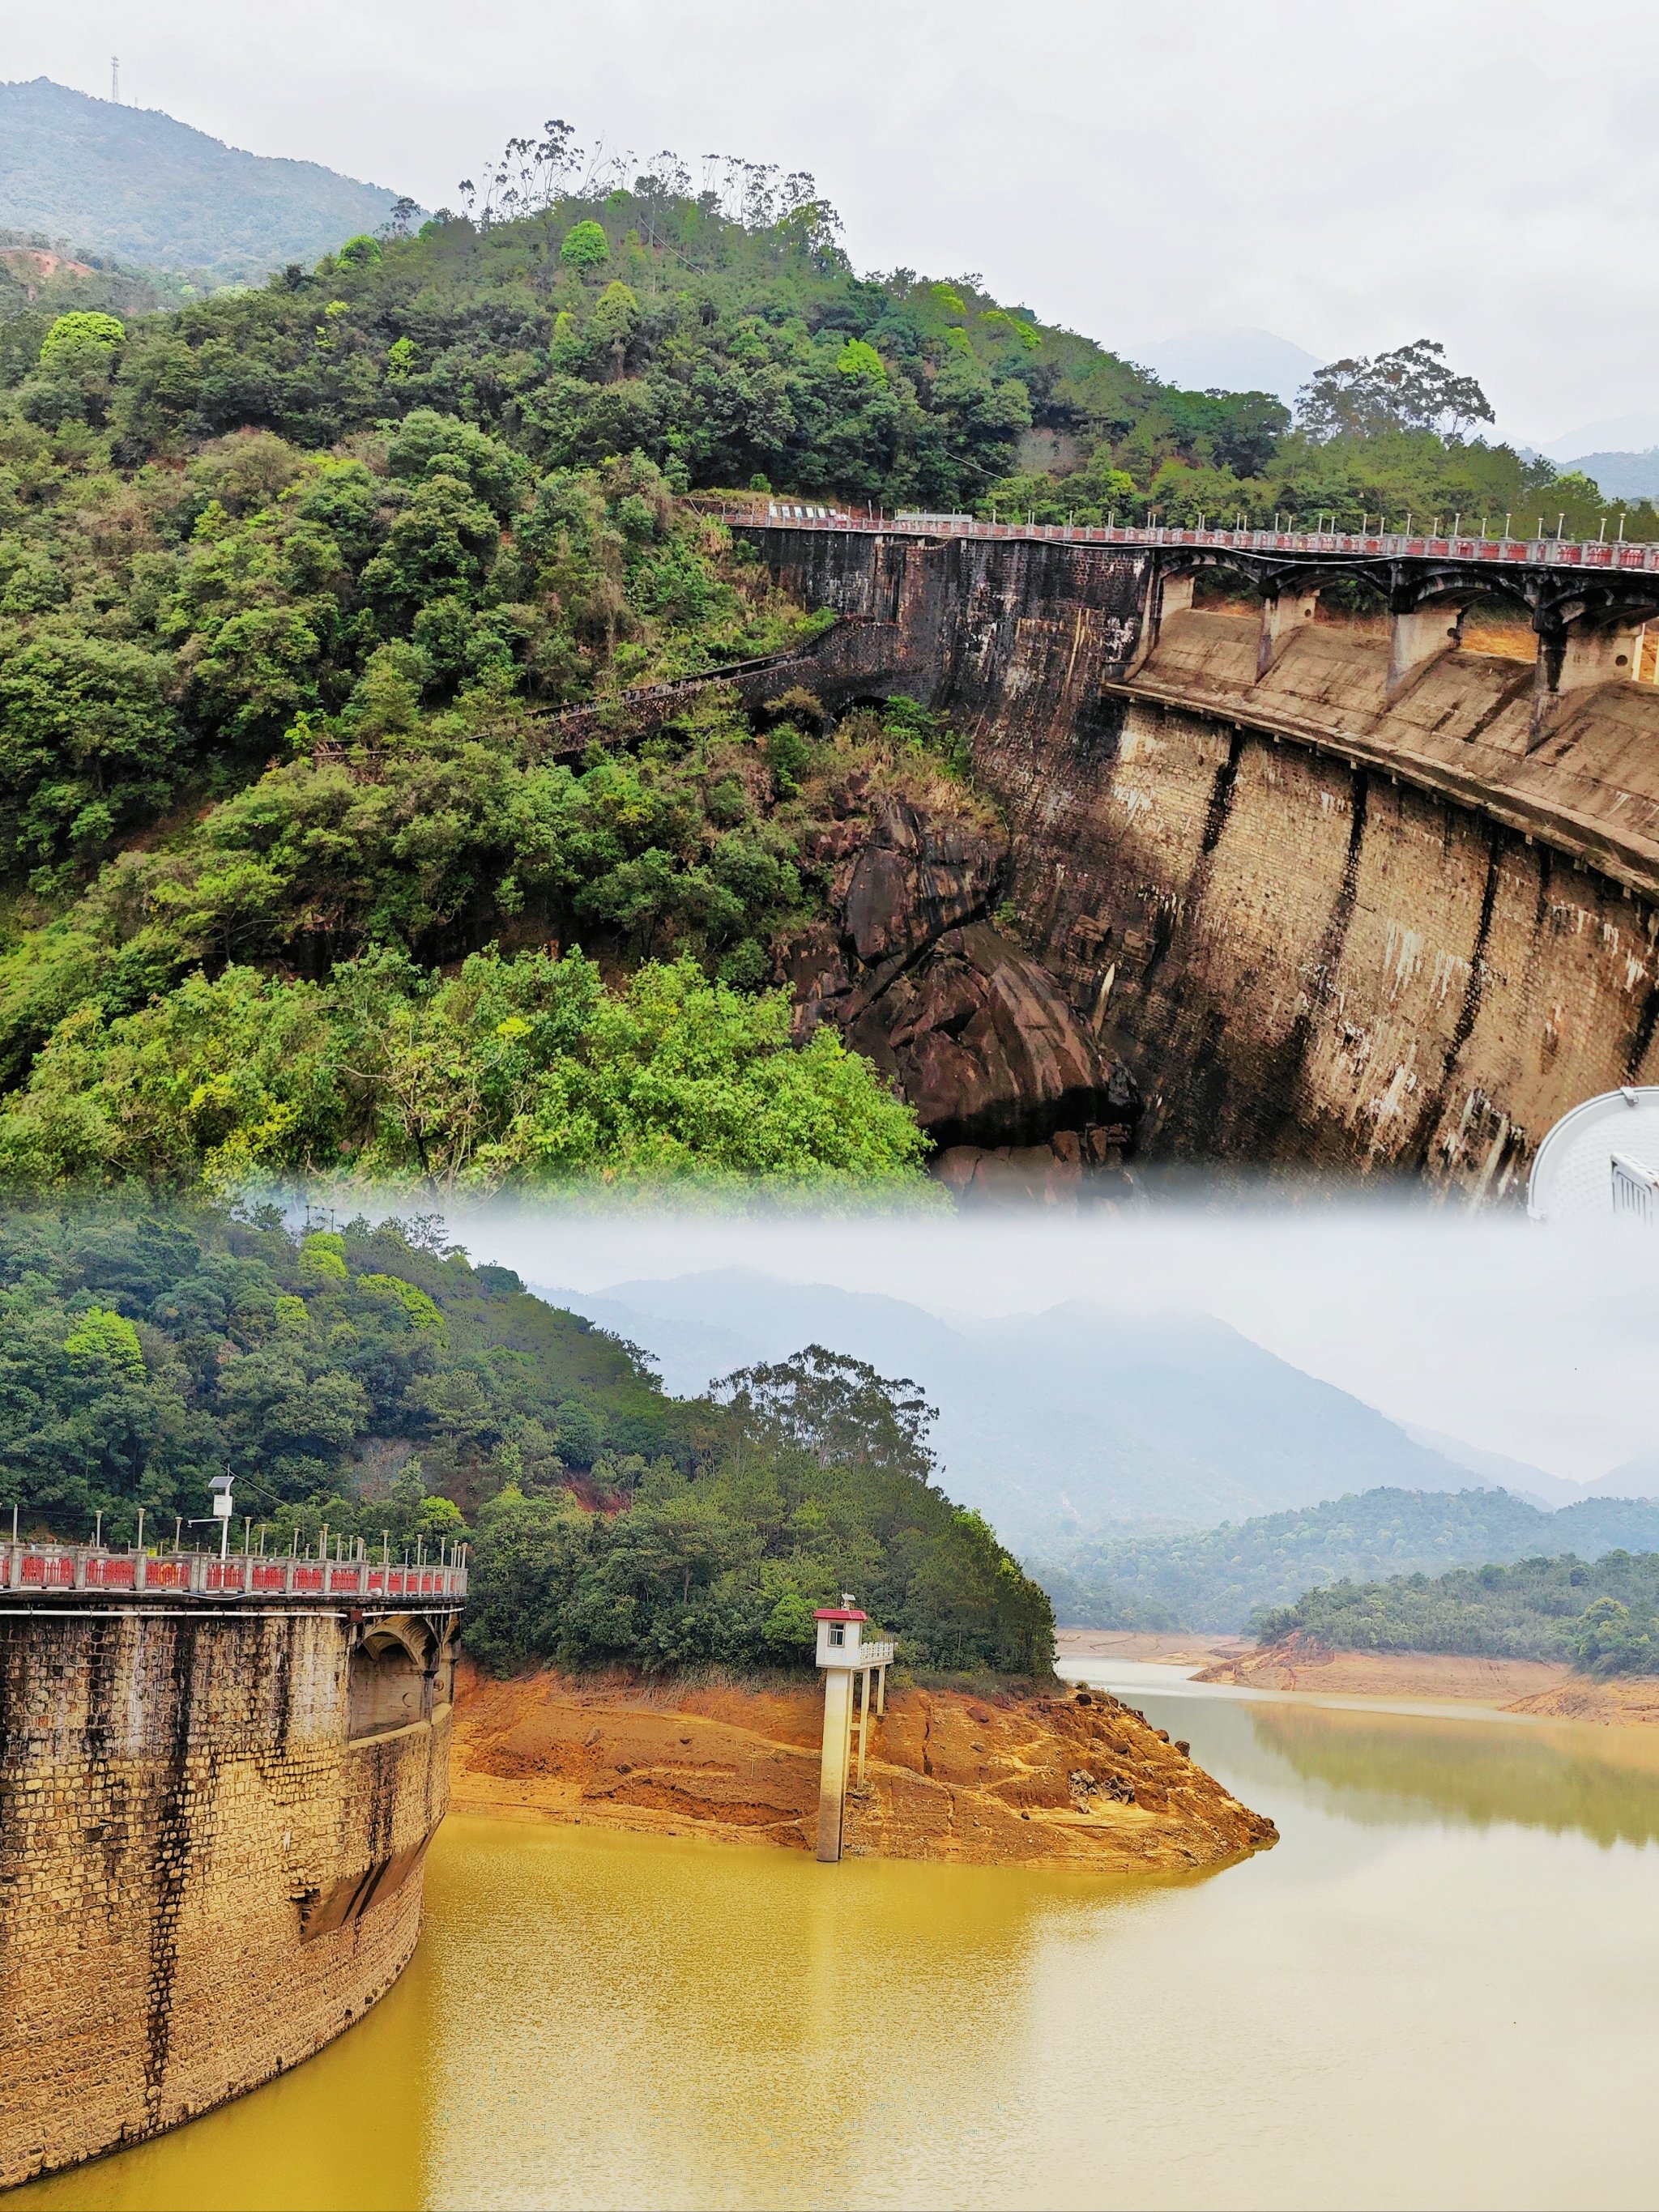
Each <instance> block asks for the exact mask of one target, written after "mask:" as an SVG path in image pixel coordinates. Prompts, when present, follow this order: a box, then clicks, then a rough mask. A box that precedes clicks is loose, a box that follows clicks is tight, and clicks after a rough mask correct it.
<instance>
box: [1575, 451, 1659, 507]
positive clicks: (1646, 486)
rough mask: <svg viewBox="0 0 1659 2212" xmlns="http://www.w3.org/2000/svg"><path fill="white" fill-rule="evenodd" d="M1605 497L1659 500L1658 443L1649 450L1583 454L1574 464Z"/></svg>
mask: <svg viewBox="0 0 1659 2212" xmlns="http://www.w3.org/2000/svg"><path fill="white" fill-rule="evenodd" d="M1572 465H1573V467H1574V468H1575V469H1577V471H1578V472H1579V474H1580V475H1581V476H1587V477H1590V478H1591V479H1592V481H1593V482H1594V483H1595V485H1596V488H1597V489H1598V490H1600V492H1601V495H1602V496H1603V498H1606V499H1659V446H1656V447H1654V448H1653V450H1652V451H1651V452H1650V453H1581V454H1579V456H1578V457H1577V459H1576V460H1575V461H1574V462H1573V464H1572Z"/></svg>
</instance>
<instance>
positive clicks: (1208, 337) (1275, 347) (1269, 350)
mask: <svg viewBox="0 0 1659 2212" xmlns="http://www.w3.org/2000/svg"><path fill="white" fill-rule="evenodd" d="M1130 350H1131V351H1132V352H1134V354H1135V358H1136V359H1137V360H1138V361H1139V362H1140V363H1141V365H1142V367H1143V368H1150V369H1152V370H1153V371H1154V372H1155V373H1156V374H1158V375H1159V376H1161V377H1164V378H1165V379H1166V380H1168V381H1169V382H1170V383H1171V384H1177V385H1179V386H1181V387H1182V390H1183V391H1186V392H1210V391H1222V392H1272V393H1273V395H1274V397H1275V398H1279V399H1282V400H1283V401H1284V403H1285V405H1286V406H1287V407H1293V406H1294V405H1295V404H1296V395H1297V392H1299V391H1300V390H1301V389H1302V386H1304V384H1305V383H1306V382H1307V381H1308V379H1309V378H1310V376H1311V375H1312V374H1313V373H1314V371H1315V370H1316V368H1320V367H1322V362H1321V360H1320V357H1319V356H1318V355H1317V354H1316V353H1310V352H1309V351H1308V350H1307V349H1306V348H1305V347H1304V346H1299V345H1294V344H1292V343H1291V340H1290V339H1289V338H1281V337H1276V336H1275V335H1274V333H1273V331H1258V330H1238V331H1182V333H1181V335H1180V336H1179V337H1173V338H1164V339H1161V340H1160V341H1159V343H1158V344H1157V345H1155V346H1152V347H1150V348H1148V347H1145V346H1143V347H1141V348H1140V349H1139V350H1136V349H1134V348H1131V349H1130Z"/></svg>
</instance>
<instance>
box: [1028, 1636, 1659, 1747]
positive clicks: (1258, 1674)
mask: <svg viewBox="0 0 1659 2212" xmlns="http://www.w3.org/2000/svg"><path fill="white" fill-rule="evenodd" d="M1054 1644H1055V1652H1056V1656H1055V1662H1054V1663H1055V1666H1056V1668H1058V1670H1059V1672H1060V1674H1061V1675H1062V1676H1063V1675H1064V1674H1065V1673H1066V1668H1067V1666H1068V1664H1073V1665H1075V1664H1076V1663H1077V1662H1079V1661H1083V1662H1086V1661H1089V1660H1097V1659H1121V1660H1124V1661H1133V1662H1139V1663H1141V1664H1151V1665H1152V1666H1166V1667H1171V1668H1173V1667H1181V1668H1187V1669H1188V1670H1191V1671H1189V1673H1188V1680H1193V1681H1196V1682H1215V1683H1221V1684H1225V1685H1228V1686H1233V1687H1237V1688H1240V1689H1252V1688H1254V1689H1261V1690H1277V1691H1298V1690H1299V1691H1304V1692H1316V1693H1317V1694H1318V1695H1319V1696H1321V1697H1324V1698H1344V1697H1347V1698H1389V1699H1399V1700H1401V1702H1403V1703H1407V1704H1411V1703H1420V1704H1424V1705H1429V1704H1435V1705H1443V1704H1448V1703H1455V1704H1461V1705H1482V1706H1485V1707H1486V1708H1488V1709H1489V1710H1490V1711H1494V1712H1504V1713H1515V1714H1518V1715H1522V1716H1525V1717H1532V1718H1534V1719H1538V1720H1570V1721H1583V1722H1588V1723H1592V1724H1594V1725H1595V1726H1597V1727H1601V1728H1659V1676H1652V1675H1625V1676H1621V1677H1618V1678H1615V1679H1614V1680H1611V1681H1605V1682H1603V1681H1597V1680H1594V1679H1593V1678H1592V1677H1591V1676H1589V1675H1587V1674H1578V1673H1577V1671H1576V1670H1575V1669H1574V1668H1571V1667H1569V1666H1567V1665H1566V1664H1565V1662H1555V1661H1550V1660H1542V1659H1491V1658H1483V1657H1481V1656H1479V1655H1477V1654H1469V1655H1465V1654H1462V1653H1456V1652H1444V1651H1331V1650H1326V1649H1325V1648H1324V1647H1322V1646H1321V1645H1316V1644H1300V1643H1297V1642H1296V1641H1295V1640H1294V1639H1292V1640H1291V1642H1290V1643H1288V1644H1267V1645H1264V1646H1258V1645H1256V1644H1252V1643H1250V1642H1249V1639H1248V1638H1244V1637H1242V1636H1226V1635H1215V1636H1209V1635H1206V1634H1204V1633H1202V1632H1199V1631H1193V1632H1188V1633H1187V1634H1184V1635H1183V1634H1178V1633H1174V1632H1153V1631H1150V1630H1115V1629H1094V1628H1063V1629H1060V1630H1059V1631H1057V1632H1056V1634H1055V1638H1054Z"/></svg>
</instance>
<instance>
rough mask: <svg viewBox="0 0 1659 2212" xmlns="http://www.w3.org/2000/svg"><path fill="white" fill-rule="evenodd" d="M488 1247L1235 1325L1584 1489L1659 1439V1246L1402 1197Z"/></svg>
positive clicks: (530, 1271) (940, 1298)
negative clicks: (1188, 1315)
mask: <svg viewBox="0 0 1659 2212" xmlns="http://www.w3.org/2000/svg"><path fill="white" fill-rule="evenodd" d="M451 1226H452V1229H453V1233H454V1234H455V1235H456V1236H457V1237H458V1238H459V1240H460V1241H462V1242H463V1243H465V1245H466V1247H467V1249H469V1251H470V1252H471V1255H472V1256H473V1258H474V1259H475V1260H494V1261H498V1262H501V1263H503V1264H505V1265H507V1266H508V1267H516V1268H518V1269H519V1271H520V1273H522V1274H524V1275H526V1276H527V1277H528V1278H529V1279H531V1280H532V1281H534V1282H538V1283H542V1284H546V1285H556V1286H558V1287H560V1288H563V1289H567V1290H571V1291H600V1290H605V1289H608V1288H610V1287H611V1285H615V1284H617V1283H622V1282H626V1281H629V1280H630V1279H636V1278H639V1277H663V1276H671V1275H679V1274H687V1273H693V1272H695V1271H697V1270H700V1269H702V1268H707V1267H753V1268H756V1269H758V1270H760V1271H761V1272H763V1273H769V1274H771V1275H775V1276H779V1277H781V1278H783V1279H787V1280H789V1281H793V1282H819V1283H834V1284H836V1285H839V1286H840V1287H842V1288H843V1289H847V1290H854V1291H884V1292H885V1293H886V1294H887V1295H888V1296H890V1297H899V1298H904V1299H908V1301H909V1302H910V1303H912V1304H915V1305H919V1306H922V1307H924V1308H926V1309H927V1310H928V1311H930V1312H933V1313H935V1314H939V1315H940V1316H944V1317H945V1318H947V1319H948V1318H949V1316H951V1314H952V1313H953V1312H956V1313H963V1312H971V1313H975V1314H979V1315H984V1316H995V1315H998V1314H1006V1313H1035V1312H1041V1311H1042V1310H1044V1309H1045V1308H1048V1307H1050V1306H1053V1305H1055V1304H1060V1303H1061V1302H1062V1301H1064V1300H1066V1299H1069V1298H1080V1299H1085V1300H1088V1301H1090V1302H1091V1303H1094V1304H1100V1305H1103V1306H1105V1307H1109V1308H1114V1309H1118V1310H1123V1311H1126V1312H1135V1313H1141V1314H1146V1313H1152V1312H1168V1311H1175V1312H1201V1313H1209V1314H1213V1315H1215V1316H1217V1317H1218V1318H1219V1319H1221V1320H1223V1321H1225V1322H1231V1324H1232V1326H1233V1327H1234V1328H1237V1329H1238V1330H1240V1331H1241V1332H1242V1333H1243V1334H1244V1335H1246V1336H1248V1337H1249V1338H1251V1339H1252V1340H1254V1341H1255V1342H1256V1343H1257V1344H1260V1345H1262V1346H1265V1347H1266V1348H1267V1350H1268V1351H1270V1352H1276V1353H1278V1354H1279V1357H1280V1358H1284V1359H1288V1360H1289V1361H1291V1363H1292V1364H1294V1365H1296V1366H1297V1367H1300V1368H1302V1369H1303V1370H1304V1371H1305V1372H1307V1373H1310V1374H1313V1375H1317V1376H1322V1378H1323V1379H1324V1380H1325V1381H1327V1382H1330V1383H1336V1384H1338V1385H1339V1386H1340V1388H1341V1389H1345V1390H1349V1391H1352V1393H1353V1394H1354V1395H1356V1396H1357V1397H1360V1398H1363V1399H1364V1400H1365V1401H1367V1402H1368V1403H1369V1404H1370V1405H1373V1406H1376V1407H1379V1408H1380V1409H1381V1410H1382V1411H1383V1413H1389V1414H1391V1415H1392V1416H1393V1417H1394V1418H1395V1419H1397V1420H1406V1421H1415V1422H1418V1423H1419V1424H1421V1425H1424V1426H1426V1427H1430V1428H1435V1429H1439V1430H1441V1431H1444V1432H1445V1433H1446V1434H1448V1435H1449V1436H1455V1437H1461V1438H1462V1440H1463V1441H1464V1442H1465V1443H1472V1444H1477V1445H1480V1446H1481V1447H1482V1448H1483V1449H1486V1450H1488V1451H1498V1452H1505V1453H1508V1454H1510V1455H1511V1456H1513V1457H1515V1458H1516V1459H1520V1460H1524V1461H1526V1462H1528V1463H1529V1464H1530V1465H1532V1466H1534V1467H1541V1468H1547V1469H1548V1470H1549V1471H1550V1472H1551V1473H1553V1474H1561V1475H1565V1476H1568V1477H1569V1478H1571V1479H1574V1480H1589V1479H1591V1478H1593V1477H1595V1476H1596V1475H1599V1474H1604V1473H1605V1472H1606V1471H1607V1468H1610V1467H1613V1466H1614V1465H1617V1464H1618V1463H1619V1462H1621V1461H1624V1460H1626V1459H1631V1458H1634V1457H1635V1456H1636V1455H1638V1453H1643V1452H1649V1451H1651V1450H1653V1449H1655V1448H1656V1446H1659V1357H1656V1347H1659V1236H1641V1235H1632V1234H1628V1233H1626V1234H1622V1235H1620V1234H1617V1233H1614V1232H1613V1231H1607V1233H1606V1234H1604V1235H1596V1236H1590V1235H1589V1234H1588V1233H1585V1232H1582V1231H1580V1232H1572V1231H1566V1230H1564V1229H1558V1228H1547V1227H1543V1226H1541V1225H1537V1224H1534V1223H1529V1222H1528V1221H1527V1220H1525V1219H1524V1218H1515V1217H1512V1216H1503V1217H1498V1216H1493V1215H1486V1216H1480V1217H1474V1218H1471V1217H1470V1216H1469V1215H1468V1213H1466V1212H1435V1211H1431V1210H1429V1209H1427V1208H1425V1207H1411V1208H1407V1207H1403V1206H1388V1205H1384V1204H1381V1203H1376V1204H1371V1205H1365V1206H1349V1207H1343V1206H1303V1207H1300V1208H1298V1207H1293V1206H1259V1207H1238V1208H1234V1209H1227V1208H1221V1207H1212V1208H1199V1207H1186V1206H1180V1205H1167V1204H1160V1205H1158V1206H1155V1207H1152V1208H1149V1209H1148V1211H1147V1212H1146V1213H1144V1214H1142V1215H1139V1216H1137V1217H1126V1216H1122V1215H1095V1216H1092V1217H1090V1218H1086V1219H1079V1218H1070V1219H1067V1218H1062V1217H1058V1216H1052V1215H1044V1214H1042V1213H1031V1214H1018V1215H1014V1216H1012V1217H1011V1216H1003V1215H993V1214H980V1215H976V1216H974V1215H963V1216H959V1217H957V1218H949V1219H938V1218H935V1219H933V1220H932V1221H918V1220H916V1219H915V1218H911V1219H909V1220H906V1221H902V1222H895V1221H882V1220H879V1219H873V1220H872V1219H869V1218H852V1219H848V1220H842V1221H833V1220H832V1221H811V1220H777V1219H771V1220H767V1219H763V1218H753V1217H748V1218H743V1217H738V1218H720V1217H719V1216H710V1215H708V1214H694V1213H693V1214H688V1213H684V1212H682V1213H674V1212H664V1211H662V1210H659V1209H652V1208H647V1207H644V1206H637V1207H629V1206H620V1207H617V1208H614V1209H611V1210H608V1211H605V1212H568V1211H562V1210H558V1209H554V1208H527V1207H524V1206H497V1207H495V1208H490V1209H486V1210H482V1211H478V1212H470V1213H469V1212H457V1213H455V1214H454V1215H453V1216H452V1218H451Z"/></svg>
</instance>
